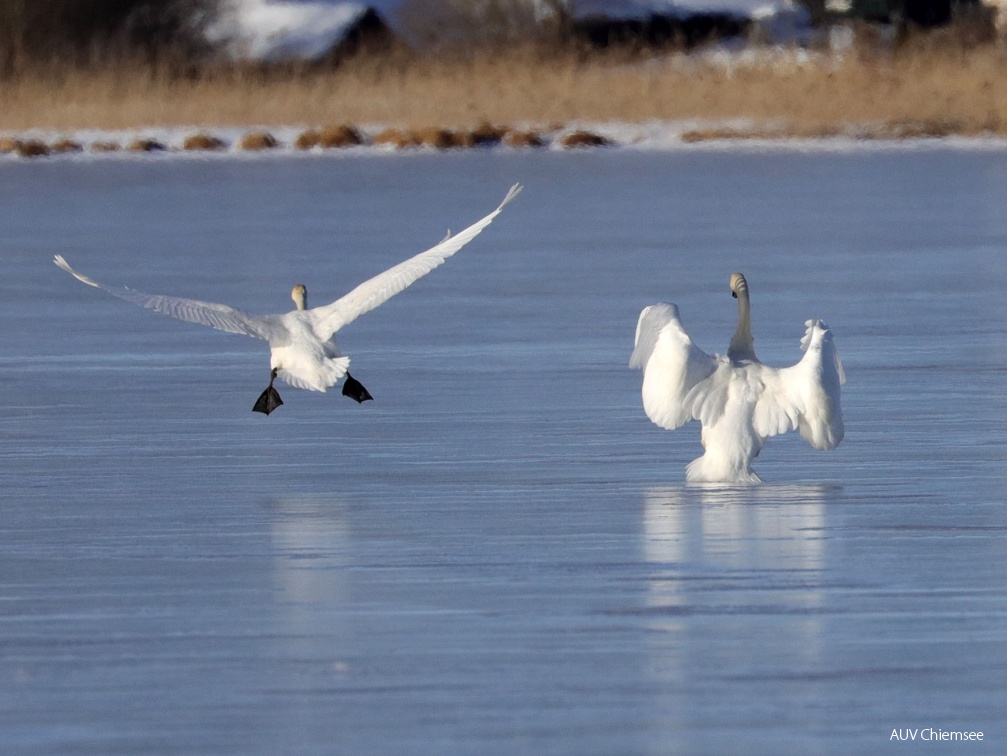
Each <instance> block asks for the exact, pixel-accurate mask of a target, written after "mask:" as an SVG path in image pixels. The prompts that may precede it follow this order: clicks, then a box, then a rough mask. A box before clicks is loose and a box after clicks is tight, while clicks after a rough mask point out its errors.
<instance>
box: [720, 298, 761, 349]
mask: <svg viewBox="0 0 1007 756" xmlns="http://www.w3.org/2000/svg"><path fill="white" fill-rule="evenodd" d="M736 293H737V295H738V327H737V328H736V329H735V331H734V336H732V337H731V345H730V346H729V347H728V348H727V356H728V357H729V358H731V359H732V360H754V359H756V357H755V339H753V338H752V304H751V301H750V300H749V298H748V287H747V286H740V287H738V290H737V292H736Z"/></svg>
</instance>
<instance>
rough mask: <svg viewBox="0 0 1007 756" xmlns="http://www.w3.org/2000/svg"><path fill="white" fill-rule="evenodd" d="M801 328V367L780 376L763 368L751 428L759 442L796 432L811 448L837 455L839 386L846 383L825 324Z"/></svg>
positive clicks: (814, 322) (779, 372) (809, 323)
mask: <svg viewBox="0 0 1007 756" xmlns="http://www.w3.org/2000/svg"><path fill="white" fill-rule="evenodd" d="M805 325H806V326H807V331H805V334H804V338H803V339H801V349H803V350H804V357H803V358H801V361H800V362H798V363H797V364H796V365H794V366H793V367H788V368H781V369H779V370H777V369H774V368H766V372H765V374H764V376H763V382H764V384H765V388H764V390H763V392H762V394H761V395H760V397H759V400H758V402H757V403H756V405H755V414H754V416H753V419H752V420H753V425H754V428H755V432H756V433H758V434H759V435H760V436H763V437H766V436H775V435H776V434H778V433H785V432H787V431H790V430H800V432H801V437H802V438H803V439H804V440H805V441H807V442H808V443H809V444H810V445H811V446H813V447H814V448H816V449H835V448H836V447H837V446H839V442H840V441H842V440H843V434H844V432H845V429H844V427H843V409H842V407H841V406H840V394H841V390H840V386H842V384H844V383H846V373H845V372H844V371H843V363H842V362H841V361H840V359H839V353H838V352H837V351H836V346H835V343H834V342H833V340H832V331H830V330H829V327H828V326H827V325H826V324H825V321H824V320H809V321H807V322H806V323H805Z"/></svg>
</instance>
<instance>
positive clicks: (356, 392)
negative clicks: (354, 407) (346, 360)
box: [343, 373, 374, 403]
mask: <svg viewBox="0 0 1007 756" xmlns="http://www.w3.org/2000/svg"><path fill="white" fill-rule="evenodd" d="M343 396H348V397H350V399H354V400H356V401H357V402H360V403H363V402H366V401H367V400H368V399H373V398H374V397H373V396H371V394H370V392H369V391H368V390H367V389H365V388H364V384H362V383H361V382H360V381H358V380H357V379H356V378H354V377H353V376H352V375H350V374H349V373H347V374H346V380H345V381H343Z"/></svg>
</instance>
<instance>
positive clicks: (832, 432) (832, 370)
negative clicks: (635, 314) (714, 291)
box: [629, 273, 846, 483]
mask: <svg viewBox="0 0 1007 756" xmlns="http://www.w3.org/2000/svg"><path fill="white" fill-rule="evenodd" d="M731 294H732V296H734V297H735V298H736V299H737V300H738V327H737V329H736V330H735V332H734V336H733V337H732V338H731V343H730V346H729V347H728V349H727V355H726V356H717V355H709V354H707V353H706V352H704V351H703V350H701V349H700V348H699V347H697V346H696V345H695V344H694V343H693V341H692V339H691V338H689V335H688V334H687V333H686V332H685V329H684V328H683V327H682V322H681V321H680V320H679V317H678V307H676V306H675V305H673V304H668V303H665V302H662V303H659V304H654V305H651V306H649V307H646V308H644V310H643V312H641V313H640V319H639V321H638V322H637V326H636V346H635V349H634V350H633V354H632V357H631V358H630V362H629V365H630V367H633V368H641V369H642V370H643V408H644V412H646V414H647V417H649V418H650V419H651V420H652V421H653V422H654V423H655V424H656V425H659V426H660V427H662V428H666V429H668V430H674V429H675V428H678V427H680V426H682V425H684V424H685V423H687V422H689V421H690V420H698V421H699V422H700V424H701V425H702V432H701V436H700V439H701V441H702V444H703V449H704V453H703V456H701V457H699V458H698V459H696V460H693V461H692V462H691V463H689V465H688V466H687V467H686V474H685V477H686V481H687V482H689V483H758V482H760V478H759V476H758V475H757V474H756V473H755V471H754V470H753V469H752V461H753V460H754V459H755V458H756V457H757V456H758V455H759V452H760V451H762V447H763V445H764V444H765V442H766V439H767V438H768V437H769V436H775V435H777V434H780V433H785V432H787V431H791V430H798V431H800V434H801V437H802V438H803V439H804V440H805V441H807V442H808V443H809V444H810V445H811V446H812V447H814V448H815V449H834V448H836V446H838V445H839V442H840V441H842V440H843V433H844V428H843V411H842V407H841V406H840V386H841V385H842V384H843V383H845V382H846V375H845V373H844V371H843V365H842V362H840V360H839V353H838V352H837V351H836V347H835V344H834V342H833V339H832V332H831V331H830V330H829V327H828V326H827V325H826V324H825V321H823V320H809V321H807V322H806V323H805V326H806V328H807V330H806V331H805V334H804V338H803V339H801V349H803V350H804V357H803V358H802V359H801V361H800V362H798V363H797V364H796V365H793V366H791V367H785V368H774V367H770V366H768V365H764V364H762V363H761V362H760V361H759V359H758V357H756V356H755V342H754V340H753V338H752V319H751V318H752V315H751V302H750V298H749V292H748V281H746V280H745V277H744V276H743V275H742V274H741V273H735V274H734V275H732V276H731Z"/></svg>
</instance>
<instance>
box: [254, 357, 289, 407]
mask: <svg viewBox="0 0 1007 756" xmlns="http://www.w3.org/2000/svg"><path fill="white" fill-rule="evenodd" d="M275 380H276V370H275V368H274V369H273V371H272V372H271V373H270V374H269V386H267V387H266V390H265V391H263V392H262V394H260V396H259V398H258V399H257V400H256V401H255V406H254V407H252V412H261V413H262V414H263V415H268V414H269V413H270V412H272V411H273V410H274V409H276V408H277V407H279V406H280V405H281V404H283V400H282V399H281V398H280V392H279V391H277V390H276V389H274V388H273V381H275Z"/></svg>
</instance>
